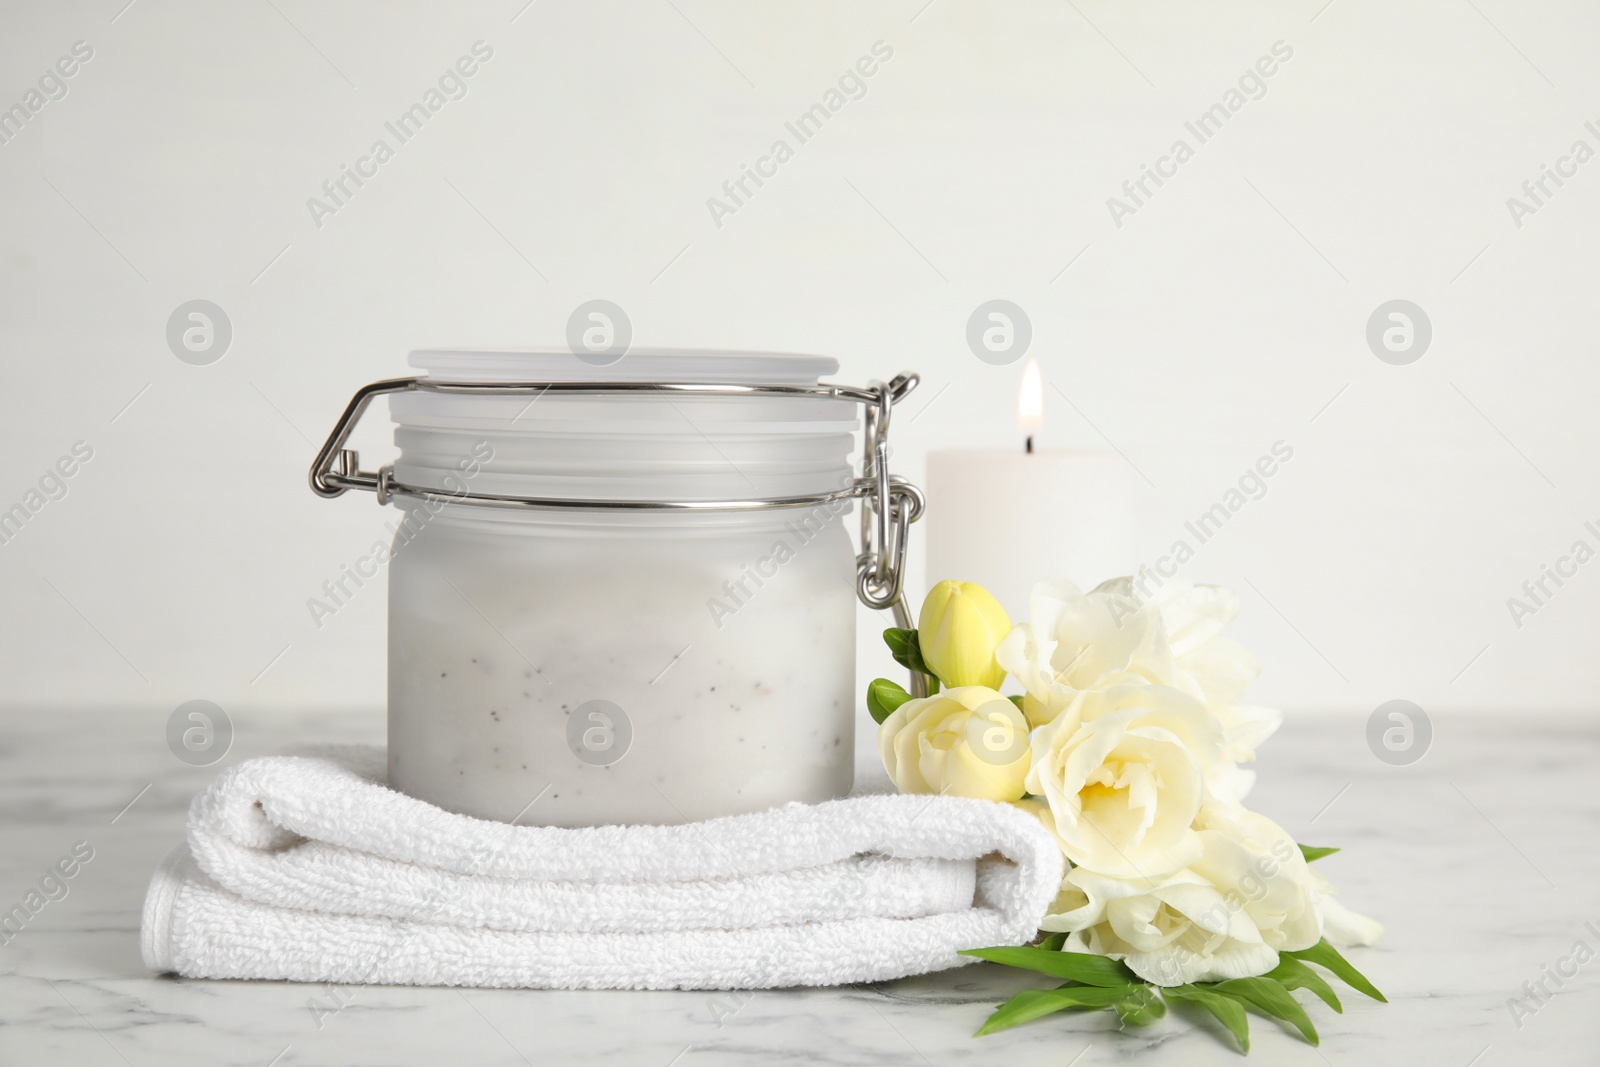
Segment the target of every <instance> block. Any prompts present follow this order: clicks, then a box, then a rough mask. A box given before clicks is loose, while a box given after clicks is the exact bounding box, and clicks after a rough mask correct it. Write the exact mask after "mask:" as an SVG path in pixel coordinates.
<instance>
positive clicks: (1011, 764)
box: [878, 685, 1029, 801]
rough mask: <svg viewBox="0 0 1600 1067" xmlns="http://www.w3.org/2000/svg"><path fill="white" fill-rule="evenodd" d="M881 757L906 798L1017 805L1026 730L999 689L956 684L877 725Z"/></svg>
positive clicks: (1025, 763)
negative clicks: (931, 796) (911, 795)
mask: <svg viewBox="0 0 1600 1067" xmlns="http://www.w3.org/2000/svg"><path fill="white" fill-rule="evenodd" d="M878 754H879V755H880V756H881V757H882V758H883V766H884V768H885V769H886V770H888V772H889V777H890V778H892V779H893V780H894V784H895V786H896V787H897V788H898V789H899V790H900V792H902V793H945V794H949V795H950V796H958V797H974V798H976V799H978V800H998V801H1010V800H1016V799H1018V798H1020V797H1021V796H1022V793H1023V777H1024V776H1025V775H1026V774H1027V773H1028V765H1029V758H1028V754H1029V753H1028V726H1027V723H1026V721H1025V720H1024V719H1023V717H1022V713H1021V712H1020V711H1018V710H1017V706H1016V705H1015V704H1013V703H1012V702H1011V701H1009V700H1007V699H1006V698H1005V697H1003V696H1001V695H1000V694H999V693H997V692H996V691H995V690H993V689H989V688H987V687H985V686H981V685H966V686H958V687H957V688H955V689H946V690H945V691H944V692H942V693H939V694H936V695H935V696H931V697H923V698H921V699H918V700H908V701H906V702H905V703H904V704H901V705H900V706H899V707H898V708H896V709H895V710H894V711H893V712H892V713H891V714H890V715H889V717H888V718H886V719H884V720H883V723H882V724H881V725H880V726H879V727H878Z"/></svg>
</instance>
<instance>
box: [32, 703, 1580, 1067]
mask: <svg viewBox="0 0 1600 1067" xmlns="http://www.w3.org/2000/svg"><path fill="white" fill-rule="evenodd" d="M165 719H166V716H165V714H162V715H114V714H107V713H101V712H63V711H52V712H32V711H22V710H12V711H10V712H6V713H4V714H3V721H4V722H5V733H4V735H3V736H4V741H3V744H0V813H3V815H0V910H5V909H9V908H10V906H11V905H12V904H13V903H16V902H18V901H20V900H21V899H22V897H23V896H24V894H25V893H26V892H27V891H28V889H29V888H30V887H31V886H33V885H36V884H37V882H38V879H39V878H40V876H41V875H43V874H44V873H45V872H46V870H47V868H49V867H50V866H51V865H53V864H54V863H55V861H56V860H57V859H58V858H59V857H61V856H63V855H65V854H67V853H68V852H70V850H71V849H72V847H73V845H74V843H76V842H79V841H87V842H89V844H90V845H91V846H92V847H93V849H94V858H93V859H92V860H91V861H89V863H88V864H87V865H85V866H84V867H83V868H82V869H81V870H80V871H79V872H78V874H77V875H76V877H74V878H73V879H72V880H71V881H70V882H69V883H68V886H69V889H70V892H69V894H68V895H67V896H66V897H65V898H63V899H61V900H59V901H54V902H51V903H49V904H48V905H46V906H45V907H44V908H43V909H42V910H41V911H40V912H39V914H38V915H36V916H35V917H34V918H33V920H32V921H31V922H30V923H29V924H28V925H27V927H26V928H24V929H23V930H22V932H21V933H20V934H19V935H17V936H16V937H15V938H13V939H12V940H11V941H10V942H9V943H8V944H6V945H4V946H3V947H0V1064H6V1065H30V1067H31V1065H34V1064H74V1065H86V1067H92V1065H97V1064H106V1065H118V1064H124V1065H132V1067H146V1065H150V1067H157V1065H178V1064H189V1063H195V1064H238V1065H242V1067H266V1065H268V1064H276V1065H278V1067H302V1065H310V1064H321V1065H330V1067H333V1065H338V1067H356V1065H402V1064H403V1065H410V1064H456V1063H471V1064H474V1065H482V1067H489V1065H497V1064H506V1065H516V1064H541V1065H542V1064H546V1063H579V1062H591V1061H592V1062H605V1063H607V1064H618V1065H639V1067H668V1065H669V1064H675V1065H676V1067H710V1065H721V1064H748V1063H777V1062H791V1063H824V1064H869V1065H882V1064H923V1065H929V1064H932V1065H944V1064H984V1065H990V1064H1006V1065H1008V1067H1009V1065H1018V1067H1021V1065H1028V1064H1051V1065H1055V1067H1066V1065H1069V1064H1070V1065H1073V1067H1091V1065H1094V1064H1110V1063H1121V1062H1124V1061H1135V1060H1136V1061H1138V1062H1141V1063H1148V1064H1155V1065H1159V1064H1180V1063H1181V1064H1185V1065H1195V1064H1213V1063H1216V1064H1222V1063H1240V1062H1248V1061H1243V1060H1241V1059H1240V1058H1239V1056H1238V1054H1237V1053H1236V1052H1234V1051H1232V1050H1231V1049H1230V1048H1229V1047H1228V1046H1227V1045H1226V1044H1225V1043H1224V1042H1223V1041H1222V1040H1219V1039H1218V1038H1217V1037H1216V1036H1215V1035H1214V1033H1213V1032H1211V1031H1210V1030H1209V1028H1208V1024H1207V1023H1206V1022H1204V1021H1201V1020H1197V1019H1195V1018H1193V1017H1188V1016H1175V1015H1171V1014H1169V1015H1168V1016H1167V1018H1166V1019H1164V1020H1162V1021H1160V1022H1158V1023H1156V1024H1155V1025H1153V1026H1151V1027H1148V1028H1145V1029H1142V1030H1138V1031H1130V1032H1126V1033H1119V1032H1118V1031H1117V1029H1116V1027H1115V1024H1114V1017H1110V1016H1108V1015H1106V1014H1096V1015H1093V1016H1057V1017H1054V1018H1052V1019H1049V1020H1046V1021H1042V1022H1038V1023H1033V1024H1030V1025H1028V1026H1025V1027H1022V1028H1019V1029H1016V1030H1013V1031H1009V1032H1006V1033H1003V1034H999V1035H995V1036H991V1037H987V1038H983V1039H981V1040H974V1039H972V1037H971V1036H970V1035H971V1033H972V1031H973V1030H974V1029H976V1027H977V1026H978V1024H979V1023H980V1022H981V1021H982V1020H983V1018H984V1017H985V1015H986V1014H987V1013H988V1011H989V1010H990V1009H991V1007H992V1006H993V1005H994V1004H995V1003H997V1002H998V1001H999V1000H1000V999H1003V998H1004V997H1005V996H1006V995H1009V993H1010V992H1012V991H1015V990H1016V989H1019V988H1022V987H1024V986H1025V985H1028V984H1030V983H1029V982H1028V979H1027V978H1026V977H1024V976H1021V975H1017V974H1015V973H1014V972H1009V971H1006V970H1004V969H1001V968H995V967H991V966H989V965H981V966H979V967H972V968H967V969H964V970H959V971H954V972H950V973H946V974H942V975H934V976H931V977H925V978H919V979H911V980H906V981H900V982H891V983H886V984H883V985H875V986H862V987H853V988H845V989H830V990H800V991H778V992H761V993H755V994H743V995H736V994H710V993H611V992H578V993H574V992H523V991H483V990H478V991H465V992H462V991H456V990H451V989H412V988H365V989H361V990H358V991H356V992H355V993H354V995H353V996H349V997H347V998H346V1001H345V1003H344V1005H343V1007H342V1008H341V1010H338V1011H337V1012H335V1013H332V1014H324V1016H323V1017H322V1018H321V1025H320V1026H319V1023H318V1014H317V1013H316V1012H315V1011H313V1010H312V1008H311V1007H309V1006H308V1005H309V1004H310V1003H311V1002H312V1001H313V1000H315V999H318V998H320V999H322V1000H323V1002H324V1003H325V1004H327V1003H329V1002H328V998H327V994H326V993H325V992H324V991H323V990H321V989H319V987H316V986H308V985H293V984H287V983H281V982H207V981H184V980H176V979H173V978H163V977H157V976H155V975H152V974H149V973H147V972H146V971H145V969H144V967H143V966H142V965H141V963H140V960H139V950H138V941H137V927H138V916H139V907H140V903H141V900H142V898H143V894H144V888H145V883H146V880H147V879H148V877H149V874H150V871H151V870H152V869H153V867H154V865H155V863H156V862H157V860H158V859H159V858H160V857H161V855H162V854H163V853H165V852H166V850H167V849H168V848H170V847H171V846H172V845H173V844H174V843H175V842H176V841H178V840H179V838H180V836H181V834H182V831H183V815H184V809H185V805H186V803H187V801H188V798H189V796H190V795H191V794H192V793H193V792H194V791H195V790H196V789H197V788H199V787H200V786H201V785H202V784H203V783H204V782H205V781H207V780H208V779H209V777H210V776H211V775H212V774H213V773H214V771H215V768H210V769H193V768H189V767H185V766H183V765H182V764H180V763H179V762H178V761H177V760H176V759H174V758H173V756H172V755H171V754H170V753H169V752H168V750H167V748H166V742H165V737H164V732H163V731H164V726H165ZM235 724H236V726H237V729H238V736H237V739H236V741H235V743H234V747H233V750H232V752H231V753H230V754H229V756H228V758H227V760H226V761H225V763H226V762H234V761H237V760H239V759H243V758H247V757H249V756H252V755H258V754H262V753H266V752H270V751H272V750H274V749H275V748H277V747H279V746H281V745H282V744H284V743H286V742H289V741H292V740H306V739H321V740H378V739H380V738H381V733H382V716H381V715H380V714H378V713H376V712H374V713H371V714H363V715H356V714H339V715H294V716H287V715H268V714H265V713H262V714H256V715H250V716H240V715H236V716H235ZM1364 725H1365V722H1364V716H1351V717H1348V718H1342V717H1341V718H1334V717H1328V718H1313V719H1303V720H1300V721H1291V722H1290V723H1289V724H1288V725H1286V726H1285V728H1284V730H1283V732H1282V733H1281V734H1280V735H1279V737H1278V738H1277V739H1276V740H1275V741H1273V742H1272V743H1271V744H1269V746H1268V747H1267V749H1266V752H1265V754H1264V755H1265V760H1266V762H1265V764H1264V766H1263V768H1262V775H1261V783H1260V785H1259V787H1258V789H1257V793H1256V796H1255V805H1256V806H1257V807H1258V808H1260V809H1261V810H1263V811H1265V812H1267V813H1268V814H1270V815H1272V816H1274V817H1275V818H1277V819H1278V821H1280V822H1281V823H1283V824H1284V825H1285V826H1286V827H1288V828H1289V829H1290V831H1291V832H1293V833H1295V834H1296V835H1297V836H1298V837H1299V838H1300V839H1301V840H1303V841H1306V842H1308V843H1312V844H1328V845H1342V846H1345V848H1346V851H1345V853H1343V854H1342V855H1339V856H1335V857H1332V858H1331V859H1328V860H1324V861H1322V862H1323V863H1324V864H1325V865H1326V866H1325V869H1326V871H1327V872H1328V873H1329V874H1330V875H1331V876H1332V877H1334V878H1335V879H1336V881H1337V882H1338V883H1339V884H1340V885H1341V886H1342V887H1343V890H1344V895H1345V899H1346V900H1347V901H1348V902H1349V903H1351V904H1352V905H1354V906H1356V907H1358V908H1360V909H1362V910H1365V911H1367V912H1369V913H1371V914H1373V915H1376V916H1378V917H1379V918H1381V919H1383V920H1384V921H1385V922H1386V923H1387V924H1388V937H1387V938H1386V941H1385V943H1384V944H1383V945H1382V946H1380V947H1379V948H1376V949H1367V950H1357V952H1356V953H1355V954H1354V957H1353V958H1354V960H1355V962H1356V963H1357V965H1358V966H1360V967H1362V968H1363V969H1364V970H1365V971H1366V972H1367V974H1368V975H1370V976H1371V977H1372V978H1373V979H1374V980H1375V981H1376V982H1377V983H1378V985H1379V986H1380V987H1382V988H1383V989H1384V990H1385V991H1386V992H1387V993H1388V994H1389V996H1390V998H1391V1001H1392V1002H1391V1003H1390V1004H1389V1005H1388V1006H1386V1007H1385V1006H1382V1005H1378V1004H1374V1003H1371V1002H1369V1001H1366V1000H1364V999H1362V998H1361V997H1359V996H1356V995H1354V994H1352V995H1351V996H1349V997H1347V998H1346V1012H1345V1014H1344V1015H1343V1016H1336V1015H1333V1014H1332V1013H1331V1012H1329V1011H1328V1010H1327V1009H1325V1008H1322V1007H1321V1006H1320V1005H1317V1006H1315V1007H1313V1008H1312V1015H1313V1018H1314V1019H1315V1020H1316V1022H1317V1024H1318V1026H1319V1029H1320V1030H1321V1032H1322V1035H1323V1045H1322V1047H1321V1048H1320V1049H1314V1048H1312V1047H1310V1046H1308V1045H1305V1044H1303V1043H1301V1042H1300V1041H1299V1040H1298V1039H1297V1038H1295V1037H1293V1036H1291V1035H1290V1034H1287V1033H1285V1032H1283V1031H1282V1030H1281V1029H1279V1028H1278V1027H1277V1025H1276V1024H1274V1023H1272V1022H1270V1021H1268V1020H1264V1019H1257V1018H1253V1019H1252V1034H1253V1037H1254V1051H1253V1052H1252V1059H1253V1060H1254V1061H1255V1062H1260V1063H1272V1064H1277V1063H1285V1064H1322V1063H1334V1064H1346V1063H1348V1064H1407V1065H1423V1064H1428V1065H1431V1064H1439V1065H1444V1067H1468V1065H1472V1067H1496V1065H1502V1064H1529V1063H1557V1064H1594V1063H1600V1042H1597V1041H1596V1038H1595V1036H1594V1031H1593V1030H1592V1029H1591V1021H1592V1020H1593V1019H1594V1018H1595V1012H1596V1008H1597V1007H1600V996H1597V990H1600V959H1596V960H1594V961H1591V962H1589V963H1587V964H1585V965H1584V966H1582V967H1581V968H1579V970H1578V973H1577V974H1576V975H1575V976H1574V977H1571V978H1566V979H1563V982H1564V987H1563V988H1561V989H1560V991H1559V993H1558V995H1556V996H1555V997H1554V998H1553V999H1551V1000H1549V1001H1548V1002H1547V1003H1546V1004H1544V1005H1543V1006H1542V1007H1540V1008H1539V1010H1538V1011H1537V1013H1536V1014H1533V1015H1532V1016H1530V1017H1526V1018H1524V1019H1522V1020H1521V1023H1522V1025H1521V1027H1520V1028H1519V1027H1518V1025H1517V1023H1516V1021H1515V1020H1514V1019H1513V1016H1512V1013H1511V1011H1510V1009H1509V1008H1508V1005H1507V1001H1508V999H1509V998H1511V997H1517V996H1523V995H1524V993H1523V990H1522V987H1523V983H1524V982H1538V981H1539V980H1541V978H1542V977H1543V976H1544V968H1545V967H1546V966H1547V965H1548V966H1550V967H1552V968H1553V967H1555V966H1556V965H1557V962H1558V961H1559V960H1560V959H1562V958H1563V957H1567V956H1569V955H1570V953H1571V952H1572V949H1573V946H1574V943H1575V942H1577V941H1580V940H1582V941H1585V942H1587V943H1588V945H1589V947H1590V948H1591V949H1595V950H1597V951H1600V937H1596V934H1595V933H1594V932H1593V931H1592V930H1590V929H1587V928H1586V926H1585V924H1586V923H1592V924H1594V930H1600V794H1597V790H1596V788H1595V782H1596V768H1597V766H1600V726H1596V725H1595V724H1593V723H1590V722H1587V721H1583V720H1578V719H1573V718H1554V719H1541V718H1537V717H1533V716H1529V715H1525V714H1507V715H1505V716H1503V717H1498V718H1493V719H1489V718H1445V719H1443V720H1442V721H1441V720H1436V721H1435V738H1434V741H1433V745H1432V750H1431V751H1430V752H1429V753H1428V754H1427V756H1426V757H1425V758H1424V759H1423V760H1421V762H1419V763H1417V764H1415V765H1413V766H1410V767H1391V766H1387V765H1385V764H1383V763H1381V762H1380V761H1379V760H1377V759H1376V758H1375V757H1374V756H1373V755H1372V754H1371V753H1370V752H1369V751H1368V750H1367V748H1366V742H1365V739H1364V733H1363V728H1364ZM147 786H148V787H149V788H148V789H146V787H147ZM135 796H137V797H138V799H137V801H136V802H134V803H133V804H132V806H131V807H127V808H126V810H125V811H124V810H123V809H124V807H125V806H127V805H128V804H129V802H130V801H132V800H134V798H135ZM119 812H120V813H121V814H120V815H119ZM1544 980H1545V983H1546V986H1547V987H1548V988H1550V989H1552V990H1555V989H1556V986H1555V984H1554V983H1552V982H1551V981H1550V980H1549V979H1548V978H1545V979H1544Z"/></svg>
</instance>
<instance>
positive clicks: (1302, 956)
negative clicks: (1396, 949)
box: [1279, 938, 1389, 1004]
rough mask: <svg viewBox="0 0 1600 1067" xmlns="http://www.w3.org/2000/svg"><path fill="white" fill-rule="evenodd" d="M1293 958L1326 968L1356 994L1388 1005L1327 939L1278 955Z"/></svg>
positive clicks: (1387, 1001)
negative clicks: (1363, 994)
mask: <svg viewBox="0 0 1600 1067" xmlns="http://www.w3.org/2000/svg"><path fill="white" fill-rule="evenodd" d="M1283 956H1293V957H1294V958H1295V959H1297V960H1305V961H1306V962H1307V963H1315V964H1317V965H1318V966H1321V967H1326V968H1328V970H1330V971H1332V972H1333V973H1334V974H1336V975H1338V976H1339V978H1340V979H1341V980H1342V981H1343V982H1344V984H1345V985H1347V986H1350V987H1351V988H1352V989H1355V990H1357V991H1358V992H1361V993H1365V994H1366V995H1367V996H1369V997H1371V998H1372V999H1373V1000H1379V1001H1382V1002H1383V1003H1385V1004H1387V1003H1389V998H1388V997H1386V996H1384V995H1383V994H1382V993H1380V992H1378V987H1377V986H1375V985H1373V984H1372V983H1371V982H1369V981H1367V976H1366V975H1364V974H1362V973H1361V972H1360V971H1358V970H1356V969H1355V968H1354V967H1352V966H1350V961H1349V960H1347V959H1345V958H1344V957H1343V956H1341V955H1339V950H1338V949H1336V948H1334V947H1333V946H1332V945H1330V944H1328V939H1327V938H1323V939H1322V940H1321V941H1318V942H1317V943H1316V944H1315V945H1312V946H1311V947H1310V948H1303V949H1300V950H1298V951H1296V952H1283V953H1279V958H1280V959H1281V958H1282V957H1283Z"/></svg>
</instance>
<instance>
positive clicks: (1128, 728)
mask: <svg viewBox="0 0 1600 1067" xmlns="http://www.w3.org/2000/svg"><path fill="white" fill-rule="evenodd" d="M1032 744H1033V765H1032V767H1031V768H1029V770H1028V776H1027V787H1028V791H1029V792H1030V793H1033V794H1035V795H1037V796H1039V797H1042V798H1043V800H1044V803H1045V805H1046V806H1047V808H1048V812H1047V815H1048V817H1047V818H1046V820H1045V821H1046V824H1047V825H1048V826H1050V828H1051V829H1052V830H1053V831H1054V832H1055V834H1056V836H1057V838H1058V839H1059V840H1060V842H1061V850H1062V852H1063V853H1065V854H1066V856H1067V858H1068V859H1070V860H1071V861H1072V862H1073V863H1074V864H1075V865H1077V866H1080V867H1086V868H1088V869H1089V870H1091V871H1094V872H1096V873H1098V874H1103V875H1113V876H1116V877H1124V878H1132V877H1140V878H1152V877H1157V876H1162V875H1167V874H1170V873H1172V872H1174V871H1177V870H1179V869H1180V868H1182V867H1184V866H1186V865H1188V864H1190V863H1192V862H1194V861H1195V860H1196V859H1198V858H1199V856H1200V852H1201V843H1200V839H1199V837H1198V836H1197V835H1196V833H1195V830H1194V829H1193V826H1194V822H1195V819H1196V817H1197V816H1198V814H1199V812H1200V808H1201V805H1202V803H1203V802H1204V799H1205V775H1206V771H1207V770H1208V769H1209V768H1210V767H1211V766H1212V765H1213V764H1215V763H1216V762H1217V760H1218V757H1219V752H1220V735H1219V732H1218V730H1217V727H1216V723H1215V722H1214V721H1213V720H1212V719H1211V717H1210V716H1209V715H1208V714H1207V713H1206V710H1205V707H1204V706H1203V705H1202V704H1201V703H1200V702H1199V701H1198V700H1197V699H1195V698H1194V697H1192V696H1190V695H1188V694H1186V693H1183V692H1181V691H1179V690H1177V689H1174V688H1172V687H1170V686H1154V685H1137V684H1125V685H1119V686H1116V687H1114V688H1111V689H1107V690H1102V691H1097V692H1090V693H1084V694H1081V695H1080V697H1079V698H1078V699H1076V700H1075V701H1074V702H1073V704H1072V705H1071V708H1070V711H1069V712H1067V713H1063V714H1060V715H1057V716H1056V717H1055V718H1054V719H1053V720H1052V721H1051V722H1049V723H1047V724H1046V725H1044V726H1041V727H1039V728H1038V729H1036V730H1035V731H1034V733H1033V738H1032Z"/></svg>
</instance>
